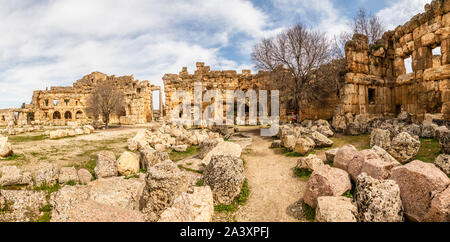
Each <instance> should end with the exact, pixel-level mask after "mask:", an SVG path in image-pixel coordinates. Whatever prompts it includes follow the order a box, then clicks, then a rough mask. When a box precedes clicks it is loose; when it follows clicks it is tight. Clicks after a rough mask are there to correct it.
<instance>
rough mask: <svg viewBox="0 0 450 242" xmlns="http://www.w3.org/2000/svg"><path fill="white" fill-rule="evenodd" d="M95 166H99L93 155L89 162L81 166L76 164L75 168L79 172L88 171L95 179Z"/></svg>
mask: <svg viewBox="0 0 450 242" xmlns="http://www.w3.org/2000/svg"><path fill="white" fill-rule="evenodd" d="M95 166H97V157H96V156H95V155H93V156H91V158H90V159H89V160H88V161H87V162H84V163H81V164H76V165H75V168H76V169H77V170H79V169H86V170H88V171H89V172H90V173H91V174H92V175H93V176H94V177H95V172H94V169H95Z"/></svg>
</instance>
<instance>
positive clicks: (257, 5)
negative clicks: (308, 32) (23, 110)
mask: <svg viewBox="0 0 450 242" xmlns="http://www.w3.org/2000/svg"><path fill="white" fill-rule="evenodd" d="M430 1H431V0H381V1H370V0H349V1H347V0H226V1H225V0H0V33H1V37H0V108H9V107H20V105H21V103H22V102H26V103H29V102H30V101H31V96H32V92H33V90H37V89H45V88H46V87H50V86H63V85H72V83H73V82H74V81H75V80H78V79H80V78H81V77H82V76H84V75H86V74H89V73H91V72H93V71H101V72H104V73H106V74H109V75H112V74H115V75H116V76H119V75H129V74H134V76H135V78H136V79H138V80H150V81H151V82H152V83H153V84H156V85H162V80H161V77H162V76H163V75H164V74H165V73H178V72H179V71H180V70H181V68H182V67H183V66H187V67H188V70H189V71H190V72H193V70H194V68H195V62H197V61H203V62H206V64H207V65H210V66H211V68H212V69H216V70H219V69H237V70H238V71H240V70H241V69H254V68H253V64H252V62H251V59H250V53H251V50H252V47H253V46H254V44H255V43H257V42H258V41H259V40H260V39H261V38H263V37H270V36H273V35H275V34H277V33H279V32H280V31H282V30H283V29H285V28H287V27H290V26H292V25H293V24H295V23H297V22H302V23H304V24H306V25H307V26H309V27H311V28H315V29H320V30H321V31H324V32H326V33H327V34H328V35H329V36H333V35H336V34H339V33H340V32H341V31H344V30H347V23H348V21H349V20H350V19H351V18H352V17H353V16H354V14H355V13H356V11H357V10H358V8H360V7H364V8H366V9H367V10H368V11H370V12H372V13H374V14H377V15H378V16H379V17H380V18H381V19H382V20H383V22H384V24H385V25H386V26H387V27H388V28H391V29H393V28H395V27H396V26H397V25H399V24H402V23H404V22H405V21H407V20H409V19H410V18H411V17H412V16H414V15H415V14H417V13H420V12H422V11H423V6H424V5H425V4H426V3H427V2H430Z"/></svg>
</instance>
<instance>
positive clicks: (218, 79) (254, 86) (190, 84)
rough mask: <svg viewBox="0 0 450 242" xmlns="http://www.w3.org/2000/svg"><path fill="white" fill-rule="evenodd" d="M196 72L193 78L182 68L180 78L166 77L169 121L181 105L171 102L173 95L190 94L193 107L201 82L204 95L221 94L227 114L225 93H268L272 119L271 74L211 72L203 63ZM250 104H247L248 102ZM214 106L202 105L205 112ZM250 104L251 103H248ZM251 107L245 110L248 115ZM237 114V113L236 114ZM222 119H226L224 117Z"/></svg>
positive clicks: (166, 105) (285, 109) (228, 71)
mask: <svg viewBox="0 0 450 242" xmlns="http://www.w3.org/2000/svg"><path fill="white" fill-rule="evenodd" d="M196 66H197V69H196V70H195V72H194V73H193V74H190V73H189V72H188V70H187V68H186V67H183V68H182V71H181V72H180V73H179V74H166V75H164V77H163V81H164V93H165V113H166V116H168V117H170V114H171V111H172V110H173V109H174V108H175V107H177V105H179V104H180V103H181V101H182V99H179V100H172V98H171V97H172V94H173V93H174V92H175V91H176V90H185V91H187V92H188V93H189V94H190V97H191V104H192V105H193V103H194V100H193V98H194V83H195V82H200V83H201V84H202V91H203V94H204V93H205V92H206V91H207V90H211V89H217V90H220V91H221V92H222V99H223V102H224V104H223V107H224V110H226V103H225V102H226V90H233V91H235V90H242V91H243V92H244V93H245V92H247V90H255V91H256V94H257V95H259V94H258V92H259V90H267V91H268V109H269V110H268V113H269V115H270V90H272V89H271V88H270V87H271V86H270V84H269V82H270V81H271V80H270V74H269V73H267V72H262V71H261V72H259V73H258V74H252V73H251V71H250V70H242V73H237V72H236V71H234V70H225V71H211V69H210V67H209V66H205V64H204V63H202V62H198V63H196ZM283 98H285V97H283V95H280V99H281V101H280V103H281V104H280V106H281V107H280V113H281V115H280V118H281V119H282V120H284V121H286V120H287V117H286V113H287V108H286V105H285V102H283ZM246 101H247V102H248V100H246ZM210 104H211V102H202V111H204V110H205V108H206V107H207V106H208V105H210ZM247 104H248V103H247ZM248 109H249V107H246V110H247V112H248V111H249V110H248ZM235 111H236V110H235ZM223 117H224V118H225V117H226V114H225V113H224V115H223Z"/></svg>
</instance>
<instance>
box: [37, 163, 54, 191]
mask: <svg viewBox="0 0 450 242" xmlns="http://www.w3.org/2000/svg"><path fill="white" fill-rule="evenodd" d="M58 176H59V172H58V169H57V168H56V165H54V164H49V163H44V164H42V165H41V166H40V167H39V169H38V171H37V172H36V178H35V180H36V185H38V186H41V185H43V184H46V185H53V184H56V182H57V180H58Z"/></svg>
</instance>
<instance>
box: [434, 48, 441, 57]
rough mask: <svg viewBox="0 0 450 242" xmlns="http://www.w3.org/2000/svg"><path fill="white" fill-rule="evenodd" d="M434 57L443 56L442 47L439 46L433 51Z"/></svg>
mask: <svg viewBox="0 0 450 242" xmlns="http://www.w3.org/2000/svg"><path fill="white" fill-rule="evenodd" d="M432 52H433V55H441V47H440V46H438V47H436V48H434V49H433V50H432Z"/></svg>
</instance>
